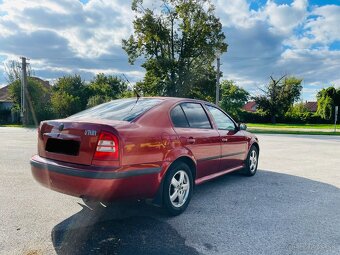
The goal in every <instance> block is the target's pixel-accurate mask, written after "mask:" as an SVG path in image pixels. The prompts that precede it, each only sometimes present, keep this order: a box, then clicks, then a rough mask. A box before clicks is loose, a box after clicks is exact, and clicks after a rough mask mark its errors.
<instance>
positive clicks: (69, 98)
mask: <svg viewBox="0 0 340 255" xmlns="http://www.w3.org/2000/svg"><path fill="white" fill-rule="evenodd" d="M51 105H52V108H53V112H54V113H55V115H56V117H57V118H65V117H68V116H70V115H72V114H74V113H77V112H80V111H81V110H83V108H82V107H81V102H80V98H79V97H78V96H74V95H70V94H68V93H66V92H64V91H57V92H54V93H53V94H52V98H51Z"/></svg>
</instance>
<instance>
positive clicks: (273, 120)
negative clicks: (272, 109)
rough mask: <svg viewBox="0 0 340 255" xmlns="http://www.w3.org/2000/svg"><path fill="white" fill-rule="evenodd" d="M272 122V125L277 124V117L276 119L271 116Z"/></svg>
mask: <svg viewBox="0 0 340 255" xmlns="http://www.w3.org/2000/svg"><path fill="white" fill-rule="evenodd" d="M271 122H272V124H276V117H275V115H272V116H271Z"/></svg>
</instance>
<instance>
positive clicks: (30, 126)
mask: <svg viewBox="0 0 340 255" xmlns="http://www.w3.org/2000/svg"><path fill="white" fill-rule="evenodd" d="M0 127H15V128H36V126H34V125H28V126H24V125H21V124H5V125H0Z"/></svg>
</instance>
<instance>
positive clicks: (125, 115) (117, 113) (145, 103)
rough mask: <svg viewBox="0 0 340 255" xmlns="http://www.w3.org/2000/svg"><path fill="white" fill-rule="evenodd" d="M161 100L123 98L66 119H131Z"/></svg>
mask: <svg viewBox="0 0 340 255" xmlns="http://www.w3.org/2000/svg"><path fill="white" fill-rule="evenodd" d="M162 101H163V100H162V99H158V98H140V99H139V100H137V98H125V99H117V100H113V101H111V102H108V103H104V104H100V105H97V106H95V107H92V108H90V109H87V110H85V111H82V112H79V113H76V114H74V115H72V116H70V117H68V119H73V120H77V119H87V118H95V119H107V120H125V121H132V120H134V119H135V118H137V117H138V116H139V115H141V114H143V113H144V112H146V111H147V110H149V109H150V108H151V107H153V106H155V105H157V104H160V103H161V102H162Z"/></svg>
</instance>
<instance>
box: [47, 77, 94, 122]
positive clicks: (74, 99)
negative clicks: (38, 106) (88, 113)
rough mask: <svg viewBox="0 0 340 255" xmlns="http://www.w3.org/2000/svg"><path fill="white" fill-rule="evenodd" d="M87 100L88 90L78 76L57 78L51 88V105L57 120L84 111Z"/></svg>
mask: <svg viewBox="0 0 340 255" xmlns="http://www.w3.org/2000/svg"><path fill="white" fill-rule="evenodd" d="M88 98H89V92H88V89H87V87H86V85H85V83H84V81H82V79H81V77H80V76H79V75H69V76H64V77H62V78H59V79H58V81H57V82H56V84H55V85H54V86H53V93H52V98H51V105H52V108H53V111H54V113H55V114H56V116H57V117H59V118H64V117H67V116H69V115H72V114H74V113H76V112H79V111H81V110H84V109H85V108H86V105H87V101H88Z"/></svg>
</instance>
